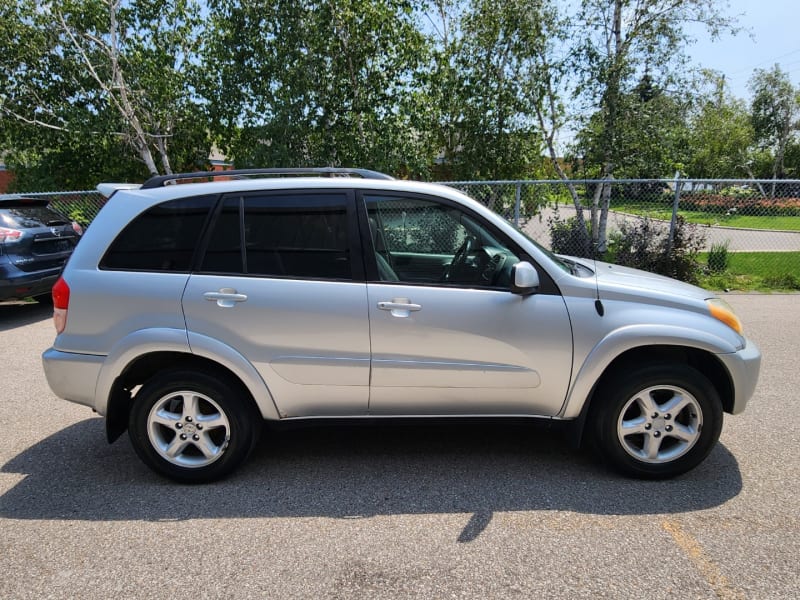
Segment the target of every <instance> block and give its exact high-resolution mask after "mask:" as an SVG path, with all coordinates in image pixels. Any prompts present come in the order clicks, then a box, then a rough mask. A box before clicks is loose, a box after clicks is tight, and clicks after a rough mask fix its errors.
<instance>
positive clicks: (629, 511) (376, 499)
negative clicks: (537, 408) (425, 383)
mask: <svg viewBox="0 0 800 600" xmlns="http://www.w3.org/2000/svg"><path fill="white" fill-rule="evenodd" d="M726 299H727V300H728V301H729V302H730V303H731V304H732V305H733V306H734V308H735V309H736V310H737V311H738V313H739V316H740V317H741V318H742V320H743V322H744V324H745V331H746V333H747V334H748V336H749V337H751V338H752V339H753V340H754V341H755V342H756V343H757V344H759V346H760V347H761V349H762V352H763V366H762V376H761V380H760V384H759V387H758V389H757V392H756V395H755V397H754V398H753V399H752V400H751V402H750V405H749V406H748V409H747V410H746V411H745V412H744V413H743V414H741V415H738V416H736V417H730V416H727V415H726V422H725V426H724V428H723V433H722V438H721V441H720V444H718V446H717V447H716V448H715V450H714V451H713V452H712V454H711V456H710V457H709V458H708V460H706V462H705V463H703V464H702V465H701V466H700V467H698V468H697V469H695V470H694V471H692V472H691V473H689V474H687V475H684V476H682V477H679V478H677V479H674V480H671V481H666V482H642V481H634V480H628V479H622V478H620V477H618V476H616V475H614V474H612V473H610V472H608V471H606V470H605V469H604V468H603V466H602V465H600V464H598V463H597V462H596V460H595V459H594V457H593V456H592V455H591V454H590V453H588V452H585V451H584V452H579V451H574V450H572V449H570V448H569V446H568V445H567V444H566V443H565V442H564V441H563V440H562V439H561V438H560V437H559V436H558V435H556V434H555V433H552V432H548V431H546V430H541V429H538V428H537V429H532V428H529V427H524V426H521V425H518V424H515V425H471V426H468V427H454V426H440V425H437V426H433V425H431V426H417V425H415V426H400V425H383V426H380V427H361V428H355V427H344V428H323V427H314V428H306V429H298V430H291V431H289V430H287V431H280V432H270V431H265V435H264V436H263V439H262V441H261V443H260V444H259V446H258V448H257V449H256V451H255V453H254V455H253V456H252V457H251V459H250V461H249V462H248V463H247V464H246V465H245V467H244V468H243V469H241V470H240V471H238V472H237V473H236V474H235V475H234V476H233V477H231V478H230V479H228V480H226V481H222V482H219V483H216V484H213V485H206V486H184V485H177V484H174V483H171V482H169V481H167V480H164V479H161V478H159V477H157V476H156V475H154V474H153V473H151V472H150V471H149V470H147V468H146V467H145V466H144V465H143V464H142V463H141V462H140V461H139V460H138V458H137V457H136V456H135V454H134V452H133V450H132V449H131V446H130V444H129V442H128V440H127V437H123V438H121V439H120V440H118V441H117V442H116V443H115V444H113V445H110V446H109V445H108V444H107V443H106V441H105V432H104V427H103V421H102V420H101V419H100V418H97V417H96V416H94V415H93V414H92V413H91V411H90V410H89V409H87V408H84V407H80V406H77V405H73V404H70V403H67V402H64V401H62V400H59V399H58V398H56V397H54V396H53V394H52V393H51V392H50V390H49V388H48V387H47V383H46V381H45V378H44V374H43V372H42V368H41V362H40V354H41V352H42V351H43V350H44V349H45V348H47V347H48V346H49V345H50V344H51V342H52V338H53V333H54V331H53V327H52V324H51V321H50V318H49V317H50V313H49V309H48V308H47V307H42V306H39V305H36V304H30V305H0V374H1V375H0V433H2V443H0V598H3V599H16V598H37V599H38V598H68V597H70V598H108V597H111V596H119V597H123V596H124V597H131V598H157V597H158V598H165V597H166V598H168V597H182V596H193V597H199V598H234V597H236V598H409V597H420V598H530V597H541V598H598V597H614V598H640V597H647V598H676V597H680V598H724V599H728V598H765V599H766V598H770V599H773V598H798V597H800V563H798V557H800V527H798V525H799V524H800V519H799V518H798V517H800V499H799V498H798V495H799V493H800V485H798V475H800V452H798V447H800V428H798V426H797V423H798V422H797V421H795V419H794V417H795V416H796V415H797V414H798V412H800V402H799V401H798V390H800V369H798V362H800V354H798V350H797V348H798V346H797V341H798V339H800V319H798V313H799V312H800V295H730V296H728V297H727V298H726Z"/></svg>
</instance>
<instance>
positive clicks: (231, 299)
mask: <svg viewBox="0 0 800 600" xmlns="http://www.w3.org/2000/svg"><path fill="white" fill-rule="evenodd" d="M203 298H205V299H206V300H208V301H209V302H214V301H216V302H217V306H220V307H222V308H233V307H234V306H236V303H237V302H247V296H246V295H245V294H240V293H238V292H237V291H236V290H235V289H233V288H222V289H221V290H220V291H218V292H206V293H204V294H203Z"/></svg>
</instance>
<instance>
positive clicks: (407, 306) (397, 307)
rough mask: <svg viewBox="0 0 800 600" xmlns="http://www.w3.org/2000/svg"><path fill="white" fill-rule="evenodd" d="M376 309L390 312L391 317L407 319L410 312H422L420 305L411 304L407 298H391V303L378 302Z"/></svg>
mask: <svg viewBox="0 0 800 600" xmlns="http://www.w3.org/2000/svg"><path fill="white" fill-rule="evenodd" d="M378 308H379V309H381V310H388V311H390V312H391V313H392V316H393V317H408V316H410V315H411V313H412V312H416V311H418V310H422V305H421V304H412V303H411V302H410V301H409V299H408V298H393V299H392V301H391V302H389V301H388V300H383V301H381V302H378Z"/></svg>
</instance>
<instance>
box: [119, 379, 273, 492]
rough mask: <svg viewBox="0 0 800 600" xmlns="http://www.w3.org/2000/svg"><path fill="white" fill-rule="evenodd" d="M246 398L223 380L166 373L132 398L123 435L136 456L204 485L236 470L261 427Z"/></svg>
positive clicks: (166, 472) (165, 472) (176, 476)
mask: <svg viewBox="0 0 800 600" xmlns="http://www.w3.org/2000/svg"><path fill="white" fill-rule="evenodd" d="M254 413H255V410H254V409H253V408H251V405H250V403H249V398H243V397H242V394H241V393H240V392H239V391H238V389H237V386H235V385H233V384H231V383H229V382H228V381H227V380H226V379H225V378H219V379H217V378H215V377H212V376H209V375H207V374H205V373H201V372H198V371H171V372H166V373H162V374H159V375H157V376H155V377H154V378H153V379H151V380H150V381H148V382H147V383H145V384H144V385H143V386H142V388H141V389H140V390H139V393H138V394H136V398H135V400H134V404H133V407H132V409H131V413H130V421H129V425H128V432H129V435H130V439H131V442H132V444H133V447H134V449H135V450H136V453H137V454H138V455H139V457H140V458H141V459H142V460H143V461H144V462H145V463H146V464H147V465H149V466H150V467H151V468H153V469H154V470H155V471H157V472H159V473H161V474H162V475H165V476H167V477H169V478H171V479H174V480H176V481H181V482H185V483H205V482H209V481H214V480H217V479H221V478H223V477H225V476H227V475H229V474H230V473H231V472H232V471H233V470H234V469H236V467H238V466H239V465H240V464H241V463H242V462H243V461H244V460H245V459H246V458H247V455H248V454H249V453H250V450H251V449H252V447H253V446H254V444H255V442H256V439H257V434H258V431H259V428H258V426H257V425H259V424H260V423H261V417H260V415H256V414H254Z"/></svg>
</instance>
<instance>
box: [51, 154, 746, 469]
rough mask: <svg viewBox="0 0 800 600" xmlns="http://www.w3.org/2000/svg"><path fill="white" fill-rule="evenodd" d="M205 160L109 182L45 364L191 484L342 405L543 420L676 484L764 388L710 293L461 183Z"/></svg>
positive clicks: (736, 328) (411, 413)
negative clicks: (270, 428)
mask: <svg viewBox="0 0 800 600" xmlns="http://www.w3.org/2000/svg"><path fill="white" fill-rule="evenodd" d="M265 174H266V175H273V176H272V177H264V175H265ZM211 175H213V174H209V173H191V174H184V175H171V176H164V177H157V178H154V179H151V180H150V181H148V182H147V183H145V184H144V185H142V186H131V185H125V186H119V188H120V189H114V188H112V189H111V190H110V191H113V193H111V197H110V199H109V201H108V202H107V204H106V205H105V206H104V207H103V209H102V210H101V211H100V213H99V214H98V216H97V218H96V219H95V221H94V222H93V224H92V226H91V227H90V228H88V230H87V231H86V234H85V236H84V240H83V241H82V242H81V244H79V245H78V246H77V248H76V249H75V252H74V253H73V255H72V257H71V258H70V260H69V262H68V264H67V266H66V268H65V270H64V272H63V275H62V277H61V278H60V279H59V280H58V282H57V283H56V285H55V287H54V289H53V300H54V307H55V313H54V321H55V325H56V330H57V336H56V338H55V341H54V343H53V347H52V348H50V349H48V350H47V351H46V352H45V353H44V356H43V360H44V369H45V372H46V375H47V379H48V382H49V384H50V387H51V388H52V389H53V391H54V392H55V393H56V394H57V395H58V396H60V397H62V398H65V399H67V400H70V401H73V402H77V403H79V404H84V405H86V406H88V407H91V408H93V409H94V410H95V411H97V412H98V413H100V414H101V415H104V416H105V418H106V429H107V434H108V439H109V441H114V440H115V439H116V438H118V437H119V436H120V435H121V434H122V433H123V432H124V431H125V430H126V429H127V430H128V434H129V436H130V439H131V442H132V444H133V447H134V449H135V450H136V452H137V454H138V455H139V456H140V457H141V459H142V460H143V461H144V462H145V463H146V464H147V465H149V466H150V467H151V468H152V469H154V470H155V471H157V472H158V473H161V474H163V475H166V476H168V477H171V478H173V479H176V480H179V481H191V482H200V481H210V480H214V479H218V478H220V477H223V476H225V475H227V474H229V473H230V472H231V471H233V470H234V469H235V468H236V467H237V466H238V465H240V464H241V463H242V462H243V461H244V460H245V458H246V457H247V455H248V454H249V452H250V451H251V449H252V448H253V446H254V444H255V443H256V440H257V438H258V434H259V432H260V431H261V427H260V424H261V423H262V420H269V421H281V422H284V421H296V420H304V419H305V420H308V419H321V418H326V419H327V418H334V417H338V418H346V419H365V418H367V419H383V418H397V417H402V418H417V419H424V418H431V417H459V418H465V417H469V418H485V417H515V418H520V417H521V418H527V419H530V420H531V421H536V420H539V421H541V420H546V421H548V422H550V423H559V424H563V425H567V426H568V427H569V429H570V430H571V434H572V435H571V438H572V439H574V440H576V441H583V440H587V441H590V442H591V443H593V444H594V445H595V447H596V448H597V449H598V451H599V453H600V455H601V456H602V457H603V458H604V459H605V461H606V462H607V463H608V464H609V465H611V466H612V467H614V468H615V469H617V470H618V471H620V472H622V473H624V474H627V475H631V476H636V477H644V478H664V477H671V476H674V475H677V474H680V473H683V472H685V471H687V470H689V469H692V468H693V467H695V466H696V465H697V464H698V463H700V462H701V461H702V460H703V459H704V458H705V457H706V456H707V455H708V454H709V452H710V451H711V449H712V448H713V447H714V445H715V444H716V442H717V440H718V438H719V435H720V431H721V428H722V420H723V413H730V414H736V413H740V412H741V411H743V410H744V408H745V405H746V403H747V401H748V399H749V398H750V397H751V396H752V394H753V392H754V388H755V385H756V380H757V378H758V371H759V364H760V353H759V350H758V348H757V347H756V346H755V345H754V344H753V343H752V342H750V341H749V340H747V339H746V338H745V337H744V336H743V334H742V325H741V323H740V322H739V320H738V319H737V317H736V316H735V315H734V314H733V312H732V311H731V309H730V308H729V307H728V306H727V305H726V304H725V303H724V302H723V301H721V300H720V299H718V298H717V297H715V296H714V294H712V293H709V292H706V291H704V290H702V289H700V288H697V287H693V286H690V285H687V284H684V283H681V282H678V281H674V280H672V279H668V278H665V277H660V276H657V275H653V274H650V273H645V272H642V271H636V270H632V269H628V268H623V267H619V266H615V265H611V264H604V263H599V262H597V263H595V262H593V261H591V260H583V259H577V258H570V257H562V256H555V255H553V254H552V253H550V252H548V251H547V250H545V249H544V248H542V247H541V246H539V245H538V244H537V243H535V242H534V241H532V240H531V239H529V238H528V237H527V236H526V235H524V234H523V233H522V232H520V231H519V230H517V229H516V228H515V227H514V226H512V225H511V224H510V223H508V222H507V221H506V220H504V219H503V218H501V217H500V216H498V215H497V214H495V213H493V212H492V211H490V210H488V209H487V208H486V207H484V206H482V205H481V204H479V203H478V202H475V201H474V200H471V199H470V198H468V197H467V196H465V195H464V194H462V193H460V192H458V191H456V190H454V189H451V188H448V187H443V186H438V185H430V184H424V183H414V182H407V181H396V180H393V179H391V178H390V177H387V176H385V175H382V174H379V173H375V172H372V171H365V170H357V169H355V170H345V169H307V170H288V171H287V170H281V171H276V170H260V171H257V172H253V171H232V172H227V173H225V177H226V180H225V181H213V182H209V181H206V182H200V183H197V182H192V180H195V181H196V180H197V179H198V178H200V177H206V179H208V177H210V176H211ZM217 175H218V174H217ZM256 175H258V176H256ZM275 175H279V176H277V177H276V176H275ZM287 175H291V177H288V176H287ZM187 180H188V182H186V181H187ZM178 181H184V183H182V184H181V185H170V184H172V183H176V182H178Z"/></svg>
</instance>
